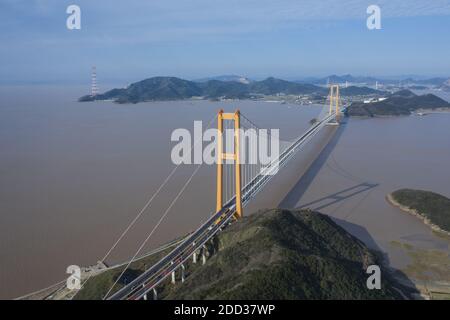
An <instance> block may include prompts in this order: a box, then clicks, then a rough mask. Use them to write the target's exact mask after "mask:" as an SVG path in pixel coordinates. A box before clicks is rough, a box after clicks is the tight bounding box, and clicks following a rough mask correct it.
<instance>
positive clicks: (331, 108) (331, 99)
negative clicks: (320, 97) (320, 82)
mask: <svg viewBox="0 0 450 320" xmlns="http://www.w3.org/2000/svg"><path fill="white" fill-rule="evenodd" d="M333 99H334V85H330V110H329V112H328V114H331V113H332V112H333Z"/></svg>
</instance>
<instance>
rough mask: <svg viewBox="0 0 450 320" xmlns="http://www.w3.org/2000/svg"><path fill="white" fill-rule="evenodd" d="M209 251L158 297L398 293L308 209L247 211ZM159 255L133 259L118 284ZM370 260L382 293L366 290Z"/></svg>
mask: <svg viewBox="0 0 450 320" xmlns="http://www.w3.org/2000/svg"><path fill="white" fill-rule="evenodd" d="M208 250H209V253H210V257H209V258H208V259H207V261H206V264H205V265H202V264H201V263H200V262H199V263H197V264H193V263H192V262H189V263H187V264H186V275H187V276H186V281H185V282H184V283H181V282H180V281H179V279H178V280H177V281H178V282H177V283H176V284H175V285H173V284H171V283H170V282H169V281H170V280H169V279H167V280H166V281H165V283H163V284H161V285H159V286H158V288H157V289H158V297H159V299H401V298H402V297H401V295H400V294H399V293H398V291H397V290H396V289H394V285H395V286H396V287H397V288H398V287H399V285H397V284H394V282H393V281H391V280H390V276H389V272H388V271H387V270H385V269H384V267H383V266H382V264H381V262H380V261H379V260H378V256H377V255H375V254H374V253H373V252H371V251H370V250H369V249H368V248H367V247H366V246H365V245H364V244H363V243H362V242H361V241H359V240H358V239H356V238H355V237H353V236H352V235H350V234H349V233H347V232H346V231H345V230H344V229H342V228H341V227H339V226H338V225H337V224H336V223H334V222H333V220H331V219H330V218H329V217H328V216H325V215H322V214H320V213H317V212H312V211H309V210H298V211H288V210H279V209H273V210H264V211H260V212H257V213H255V214H252V215H249V216H247V217H244V218H243V219H242V220H240V221H238V222H236V223H234V224H232V225H231V226H229V227H228V228H227V229H225V230H224V231H223V232H221V233H220V234H219V235H218V236H217V237H216V238H215V240H214V241H213V243H210V244H209V245H208ZM160 256H161V255H157V256H152V257H149V258H146V259H145V260H142V261H137V262H135V263H133V264H132V265H131V268H130V269H129V270H128V271H127V273H126V277H125V279H122V280H121V281H120V283H119V284H118V285H117V286H116V289H118V288H120V287H121V286H123V284H124V283H128V282H129V281H131V280H132V279H133V278H135V277H136V276H138V275H139V274H140V273H142V272H143V270H144V269H145V268H146V266H147V267H148V266H149V265H151V264H153V263H155V262H156V261H157V259H158V258H159V257H160ZM372 264H378V265H380V267H381V269H382V271H381V272H382V277H381V279H382V288H381V289H380V290H369V289H367V287H366V281H367V277H368V276H369V275H368V274H367V273H366V269H367V267H368V266H369V265H372ZM120 272H121V269H120V268H118V269H114V270H109V271H106V272H104V273H102V274H100V275H98V276H95V277H93V278H92V279H91V280H90V281H89V282H88V283H87V284H86V285H85V287H83V289H82V290H81V291H80V292H79V293H78V295H77V296H76V299H100V298H102V297H103V296H104V294H105V292H107V290H108V289H109V288H110V287H111V285H112V283H113V282H114V280H115V279H116V278H117V275H118V274H119V273H120ZM177 273H178V272H177ZM177 277H179V274H178V275H177Z"/></svg>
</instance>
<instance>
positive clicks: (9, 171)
mask: <svg viewBox="0 0 450 320" xmlns="http://www.w3.org/2000/svg"><path fill="white" fill-rule="evenodd" d="M81 94H83V90H82V89H80V88H66V87H43V86H35V87H0V177H1V178H0V298H14V297H17V296H20V295H23V294H25V293H28V292H31V291H33V290H37V289H40V288H43V287H46V286H48V285H50V284H52V283H55V282H57V281H60V280H62V279H64V277H65V276H66V275H65V270H66V267H67V266H68V265H72V264H76V265H81V266H85V265H91V264H94V263H96V261H97V260H99V259H102V258H103V256H104V255H105V253H106V252H107V251H108V249H109V248H110V247H111V245H112V244H113V243H114V242H115V240H116V239H117V237H118V236H119V235H120V234H121V232H122V231H123V230H124V229H125V227H126V226H127V225H128V223H129V222H130V221H131V220H132V219H133V218H134V217H135V216H136V215H137V213H138V212H139V210H140V209H141V208H142V206H143V205H144V204H145V203H146V201H147V200H148V198H149V197H150V196H151V195H152V194H153V193H154V192H155V191H156V189H157V188H158V186H159V185H160V184H161V183H162V182H163V180H164V179H165V178H166V176H167V175H168V174H169V173H170V171H171V170H172V168H173V167H174V165H173V164H172V162H171V158H170V151H171V148H172V146H173V145H174V143H172V142H171V141H170V135H171V133H172V131H173V130H174V129H176V128H187V129H189V130H192V128H193V121H194V120H203V121H204V123H205V126H206V124H207V123H208V122H209V120H210V119H211V118H212V117H213V116H214V115H215V114H216V112H217V110H218V109H220V108H223V109H225V110H226V111H233V110H234V109H236V108H239V109H240V110H241V111H242V113H243V114H245V115H246V116H247V117H248V118H249V119H251V120H253V121H254V122H255V123H256V124H258V125H259V126H260V127H263V128H279V129H280V135H281V138H282V139H284V140H291V139H293V138H294V137H296V136H297V135H298V134H300V133H301V132H303V131H304V130H305V129H306V128H307V127H308V122H309V120H310V119H312V118H314V117H315V116H316V115H317V113H318V112H319V111H320V108H319V107H302V106H295V105H289V104H279V103H267V102H251V101H239V102H226V103H223V102H209V101H195V102H193V101H180V102H155V103H140V104H136V105H117V104H114V103H112V102H98V103H77V102H75V100H76V97H78V96H79V95H81ZM346 122H347V123H346V124H345V125H343V126H341V127H340V128H336V127H327V128H326V129H325V130H324V131H323V132H322V133H321V134H320V135H319V136H318V137H316V138H315V139H314V140H313V141H312V143H310V144H309V145H308V147H307V148H306V149H305V150H304V151H303V152H302V153H301V154H298V155H297V156H296V157H295V159H294V160H293V161H292V162H291V163H290V164H289V165H288V166H287V167H285V168H283V169H282V170H281V171H280V173H279V175H278V176H276V177H275V178H274V180H273V183H272V184H270V185H269V186H267V187H266V189H265V190H264V191H263V192H261V193H260V194H259V195H258V196H257V197H256V198H255V200H254V202H253V203H252V204H251V205H250V206H249V207H248V208H246V212H252V211H255V210H257V209H258V208H265V207H276V206H280V207H289V208H294V207H311V208H314V209H316V210H318V211H321V212H323V213H326V214H329V215H331V216H332V217H334V218H336V221H337V222H338V223H340V224H341V225H342V226H344V227H345V228H347V229H348V230H349V231H351V232H352V233H354V234H355V235H357V236H358V237H360V238H361V239H362V240H364V241H365V242H366V243H367V244H368V245H370V246H372V247H374V248H378V249H381V250H383V251H385V252H386V253H387V254H388V256H389V260H390V261H391V263H392V264H393V265H394V266H395V267H399V268H400V267H402V266H404V265H405V264H406V263H407V259H406V257H405V255H404V254H402V253H401V252H399V250H398V249H396V248H393V246H392V245H390V243H391V242H392V241H402V242H408V243H412V244H414V245H415V246H418V247H420V248H436V249H439V250H447V251H448V250H449V249H448V245H449V244H448V241H447V240H445V239H442V238H440V237H438V236H436V235H435V234H433V233H432V232H431V231H430V229H429V228H428V227H427V226H425V225H423V224H422V223H421V222H420V221H419V220H418V219H415V218H414V217H412V216H409V215H407V214H405V213H402V212H400V211H399V210H398V209H395V208H392V207H391V206H389V205H388V204H387V203H386V201H385V199H384V197H385V195H386V194H387V193H388V192H391V191H393V190H395V189H397V188H401V187H409V188H420V189H428V190H432V191H435V192H439V193H441V194H444V195H446V196H448V197H450V170H449V169H448V165H449V163H450V114H436V115H428V116H424V117H413V116H411V117H401V118H389V119H368V120H362V119H350V120H348V121H346ZM336 130H337V132H334V131H336ZM327 142H330V143H329V144H328V145H327V146H326V147H325V149H322V148H323V146H325V145H326V143H327ZM319 154H320V156H319V157H318V159H317V160H316V161H313V160H314V159H315V158H316V156H317V155H319ZM311 164H312V165H311ZM309 167H310V170H308V172H307V174H306V175H303V173H304V172H305V171H306V169H307V168H309ZM194 169H195V166H193V165H191V166H183V167H181V168H180V169H179V170H178V171H177V173H176V174H175V176H174V177H173V179H172V180H171V181H170V182H169V183H168V185H167V186H166V188H164V189H163V190H162V192H161V194H160V195H159V196H158V197H157V198H156V199H155V201H154V202H153V203H152V205H151V207H150V208H149V209H148V210H147V211H146V212H145V213H144V214H143V215H142V217H141V219H140V220H139V223H138V224H137V225H136V226H135V227H133V228H132V229H131V230H130V232H129V233H128V234H127V236H126V237H125V238H124V239H123V240H122V241H121V242H120V244H119V246H118V247H117V248H116V249H115V250H114V251H113V253H112V255H111V256H110V257H109V258H108V259H107V261H108V262H109V263H116V262H121V261H124V260H126V259H127V258H130V257H131V256H132V255H133V254H134V253H135V252H136V250H137V248H138V246H139V245H140V244H141V242H142V241H143V240H144V239H145V238H146V236H147V235H148V233H149V232H150V230H151V229H152V227H153V226H154V225H155V224H156V223H157V221H158V219H159V218H160V217H161V215H162V213H163V212H164V211H165V210H166V208H167V207H168V205H169V204H170V201H171V200H172V199H173V197H174V196H175V195H176V194H177V193H178V191H179V189H180V188H181V187H182V186H183V184H184V183H185V182H186V180H187V179H188V178H189V176H190V174H191V173H192V171H193V170H194ZM302 176H303V177H302ZM214 203H215V167H208V166H205V167H202V169H201V170H200V171H199V173H198V174H197V175H196V177H195V178H194V179H193V180H192V182H191V184H190V186H189V187H188V188H187V189H186V191H185V193H184V194H183V195H182V197H181V198H180V199H179V201H178V202H177V203H176V204H175V206H174V207H173V208H172V210H171V211H170V212H169V214H168V216H167V218H166V219H165V220H164V222H163V223H162V224H161V225H160V227H159V228H158V229H157V232H156V233H155V234H154V235H153V236H152V238H151V239H150V241H149V243H148V245H147V246H146V248H145V249H144V251H146V250H149V249H151V248H154V247H157V246H158V245H160V244H162V243H164V242H167V241H170V240H172V239H173V238H175V237H178V236H180V235H183V234H185V233H186V232H189V231H191V230H193V229H195V228H196V227H197V226H198V225H199V224H200V223H201V221H203V220H205V219H206V218H207V217H208V216H209V215H210V214H211V212H212V211H213V210H214Z"/></svg>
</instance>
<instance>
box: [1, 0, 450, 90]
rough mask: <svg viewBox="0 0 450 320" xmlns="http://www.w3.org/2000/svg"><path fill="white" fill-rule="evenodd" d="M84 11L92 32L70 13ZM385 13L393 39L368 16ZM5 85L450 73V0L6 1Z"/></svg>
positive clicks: (3, 15) (83, 19)
mask: <svg viewBox="0 0 450 320" xmlns="http://www.w3.org/2000/svg"><path fill="white" fill-rule="evenodd" d="M70 4H76V5H79V6H80V7H81V30H68V29H67V28H66V19H67V17H68V14H66V8H67V7H68V5H70ZM370 4H377V5H379V6H380V7H381V15H382V29H381V30H368V29H367V27H366V19H367V17H368V14H367V13H366V9H367V7H368V5H370ZM0 41H1V46H0V59H1V68H0V82H1V83H8V82H55V81H56V82H58V81H61V82H72V83H82V82H86V81H89V77H90V68H91V66H92V65H96V66H97V69H98V78H99V81H104V82H107V81H108V82H111V81H114V82H119V83H120V82H124V83H126V82H129V81H136V80H140V79H142V78H146V77H150V76H155V75H173V76H179V77H184V78H188V79H193V78H199V77H204V76H211V75H219V74H242V75H247V76H250V77H254V78H261V77H265V76H269V75H273V76H277V77H283V78H288V79H300V78H303V77H308V76H324V75H328V74H332V73H337V74H341V73H352V74H356V75H378V76H393V75H409V74H419V75H430V76H431V75H445V76H449V75H450V58H449V57H450V0H423V1H422V0H403V1H401V0H369V1H366V0H359V1H357V0H223V1H222V0H221V1H218V0H145V1H144V0H126V1H125V0H124V1H119V0H71V1H65V0H0Z"/></svg>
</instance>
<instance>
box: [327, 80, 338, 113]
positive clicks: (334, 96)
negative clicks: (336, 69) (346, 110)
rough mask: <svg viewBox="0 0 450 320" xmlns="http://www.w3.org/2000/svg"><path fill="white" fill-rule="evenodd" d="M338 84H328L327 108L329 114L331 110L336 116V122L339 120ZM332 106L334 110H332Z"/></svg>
mask: <svg viewBox="0 0 450 320" xmlns="http://www.w3.org/2000/svg"><path fill="white" fill-rule="evenodd" d="M339 98H340V96H339V85H337V84H335V85H330V109H329V113H328V114H329V115H331V114H332V113H333V112H334V114H335V116H336V122H338V121H339V115H340V114H339ZM333 107H334V110H333Z"/></svg>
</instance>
